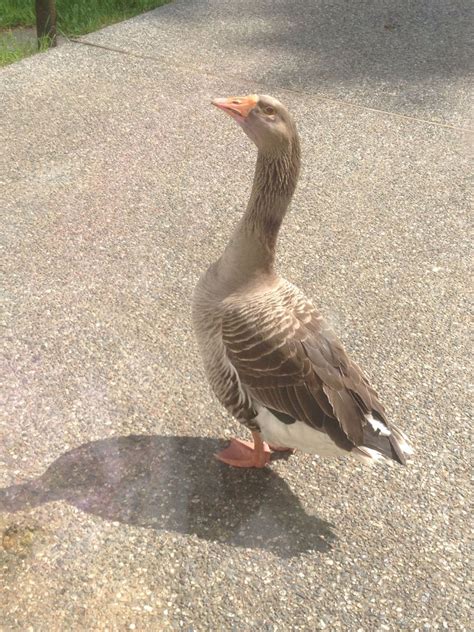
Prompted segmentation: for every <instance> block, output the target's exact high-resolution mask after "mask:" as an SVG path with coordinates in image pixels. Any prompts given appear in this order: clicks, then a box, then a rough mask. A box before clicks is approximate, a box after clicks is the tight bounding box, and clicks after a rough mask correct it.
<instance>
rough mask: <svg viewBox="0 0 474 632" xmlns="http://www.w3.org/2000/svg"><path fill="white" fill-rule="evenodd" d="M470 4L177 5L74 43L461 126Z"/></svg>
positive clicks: (182, 0)
mask: <svg viewBox="0 0 474 632" xmlns="http://www.w3.org/2000/svg"><path fill="white" fill-rule="evenodd" d="M473 20H474V10H473V4H472V2H469V0H450V1H449V2H446V1H445V0H417V2H407V0H357V1H352V2H348V1H347V0H313V1H312V0H291V1H289V0H239V1H238V2H230V1H223V0H194V1H193V2H190V1H189V0H176V1H175V2H172V3H171V4H169V5H167V6H165V7H163V8H162V9H160V10H159V11H155V12H153V13H151V14H147V15H142V16H138V17H136V18H135V19H133V20H129V21H127V22H122V23H121V24H116V25H114V26H111V27H109V28H107V29H104V30H103V31H99V32H97V33H92V34H89V35H86V36H85V37H84V38H83V39H84V40H85V41H88V42H93V43H97V44H101V45H106V46H111V47H114V48H119V49H121V50H129V51H133V52H138V53H140V54H146V55H150V56H151V57H154V58H156V59H157V60H161V61H162V62H164V63H168V62H169V61H170V59H172V60H173V63H174V64H178V63H179V64H182V65H184V66H186V67H189V68H191V67H193V68H195V69H199V70H201V71H205V72H207V73H210V74H213V75H215V76H217V77H220V76H222V75H226V76H228V77H229V76H233V77H236V78H240V79H241V80H243V81H244V82H248V81H257V82H261V83H263V84H264V85H265V86H266V87H267V88H268V89H269V90H272V91H278V90H280V89H282V88H290V87H291V88H293V89H295V90H301V91H304V92H311V93H315V94H317V95H318V96H320V97H322V96H327V97H328V98H332V99H341V100H345V101H348V102H350V103H354V104H357V105H359V106H365V107H371V108H376V109H382V110H389V111H391V112H399V113H401V114H405V115H408V116H415V117H421V118H427V119H430V120H436V121H439V122H444V123H446V124H452V125H465V124H466V123H467V122H468V121H469V120H470V115H471V111H472V106H471V101H472V98H471V94H470V89H469V88H470V83H469V81H468V80H467V75H468V74H469V73H470V71H471V72H472V23H473Z"/></svg>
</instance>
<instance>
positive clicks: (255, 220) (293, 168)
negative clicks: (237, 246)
mask: <svg viewBox="0 0 474 632" xmlns="http://www.w3.org/2000/svg"><path fill="white" fill-rule="evenodd" d="M299 168H300V145H299V141H298V138H297V136H295V137H294V139H293V140H292V143H291V144H290V145H289V146H288V148H287V149H286V150H285V151H284V152H281V153H278V154H275V155H267V154H263V153H261V152H259V154H258V158H257V165H256V168H255V176H254V180H253V187H252V193H251V196H250V200H249V203H248V206H247V210H246V213H245V215H244V218H243V222H242V224H243V226H242V228H243V229H244V230H245V232H247V233H250V234H251V235H252V236H253V237H254V238H256V239H257V240H258V241H260V242H261V243H262V245H263V246H264V248H265V249H268V250H269V251H270V252H271V253H273V254H274V250H275V246H276V242H277V238H278V232H279V230H280V226H281V223H282V221H283V218H284V217H285V214H286V212H287V210H288V206H289V204H290V201H291V198H292V197H293V193H294V191H295V188H296V183H297V180H298V173H299Z"/></svg>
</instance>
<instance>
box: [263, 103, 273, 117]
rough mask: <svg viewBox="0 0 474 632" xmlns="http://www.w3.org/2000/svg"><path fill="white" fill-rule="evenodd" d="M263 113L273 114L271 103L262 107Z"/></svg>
mask: <svg viewBox="0 0 474 632" xmlns="http://www.w3.org/2000/svg"><path fill="white" fill-rule="evenodd" d="M263 111H264V113H265V114H269V115H270V114H275V108H272V106H271V105H267V106H265V107H264V108H263Z"/></svg>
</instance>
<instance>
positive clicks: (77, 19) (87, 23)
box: [0, 0, 169, 66]
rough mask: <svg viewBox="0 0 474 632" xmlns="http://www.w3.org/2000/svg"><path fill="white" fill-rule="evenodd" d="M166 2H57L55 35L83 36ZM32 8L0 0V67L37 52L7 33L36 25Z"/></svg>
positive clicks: (18, 0)
mask: <svg viewBox="0 0 474 632" xmlns="http://www.w3.org/2000/svg"><path fill="white" fill-rule="evenodd" d="M166 2H169V0H56V11H57V27H58V32H59V33H60V34H64V35H67V36H71V37H74V36H77V35H84V34H85V33H90V32H91V31H97V30H98V29H100V28H102V27H104V26H107V25H109V24H113V23H114V22H121V21H122V20H126V19H128V18H131V17H133V16H134V15H138V14H139V13H144V12H145V11H150V10H151V9H155V8H156V7H159V6H161V5H162V4H166ZM34 5H35V2H34V0H0V66H1V65H5V64H9V63H12V62H13V61H17V60H18V59H21V58H22V57H26V56H27V55H31V54H33V53H34V52H36V51H37V47H36V43H32V42H18V43H16V42H15V38H14V37H13V36H12V35H11V33H9V30H8V29H12V28H15V27H18V26H35V24H36V20H35V12H34ZM2 31H3V32H2Z"/></svg>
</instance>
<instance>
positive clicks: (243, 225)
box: [193, 95, 411, 467]
mask: <svg viewBox="0 0 474 632" xmlns="http://www.w3.org/2000/svg"><path fill="white" fill-rule="evenodd" d="M214 103H215V105H217V106H218V107H220V108H221V109H223V110H224V111H226V112H228V113H229V114H230V115H231V116H232V117H233V118H235V119H236V120H237V122H238V123H239V124H240V125H241V126H242V127H243V129H244V131H245V132H246V133H247V134H248V135H249V136H250V138H252V140H254V142H255V143H256V144H257V147H258V149H259V153H258V158H257V166H256V171H255V177H254V183H253V189H252V194H251V198H250V201H249V204H248V207H247V210H246V212H245V214H244V217H243V218H242V220H241V221H240V222H239V224H238V225H237V227H236V229H235V231H234V234H233V235H232V238H231V240H230V241H229V244H228V245H227V247H226V249H225V251H224V253H223V254H222V256H221V257H220V258H219V259H218V260H217V261H216V262H215V263H214V264H212V265H211V266H210V267H209V269H208V270H207V271H206V272H205V274H204V275H203V276H202V277H201V279H200V280H199V282H198V285H197V287H196V289H195V293H194V298H193V322H194V328H195V333H196V337H197V340H198V344H199V348H200V351H201V355H202V359H203V363H204V368H205V371H206V374H207V378H208V380H209V383H210V385H211V388H212V390H213V391H214V393H215V395H216V396H217V398H218V399H219V401H220V402H221V403H222V404H223V405H224V406H225V407H226V409H227V410H228V411H229V412H230V413H231V414H232V415H233V416H234V417H235V418H236V419H237V420H239V421H240V422H241V423H243V424H244V425H245V426H246V427H247V428H249V429H250V430H251V431H252V434H253V438H254V444H253V445H252V444H249V443H247V442H242V441H237V440H233V442H232V443H231V445H230V446H229V447H228V448H227V449H226V450H224V451H223V452H221V453H220V454H219V455H217V456H218V458H220V459H221V460H222V461H224V462H226V463H229V464H231V465H236V466H242V467H251V466H254V467H262V466H263V465H265V464H266V463H267V462H268V460H269V453H270V449H269V448H268V446H267V444H269V445H270V446H272V447H273V448H274V449H297V450H301V451H303V452H308V453H312V454H319V455H321V456H341V455H351V456H354V457H356V458H357V459H359V460H363V461H372V460H374V459H379V458H386V459H392V460H394V461H397V462H399V463H405V458H406V455H408V454H409V453H410V452H411V449H410V447H409V445H408V443H407V441H406V438H405V436H404V435H403V433H402V432H401V431H400V430H398V429H397V428H396V427H394V426H393V425H390V424H389V422H388V420H387V418H386V414H385V411H384V408H383V406H382V405H381V403H380V402H379V399H378V397H377V394H376V393H375V391H374V390H373V389H372V387H371V386H370V384H369V383H368V380H367V379H366V377H365V376H364V374H363V373H362V371H361V369H360V368H359V367H358V366H357V365H356V364H355V363H354V362H353V361H352V360H351V359H350V358H349V356H348V355H347V353H346V352H345V350H344V348H343V346H342V344H341V342H340V341H339V340H338V339H337V337H336V336H335V334H334V333H333V332H332V330H331V328H330V327H329V326H328V325H327V323H326V322H325V321H324V319H323V318H322V316H321V315H320V313H319V312H318V310H317V309H316V308H315V307H314V306H313V304H312V303H311V301H309V300H308V299H307V298H306V296H305V295H304V294H303V292H302V291H301V290H299V289H298V288H297V287H296V286H294V285H293V284H292V283H290V282H289V281H287V280H285V279H284V278H282V277H280V276H279V275H278V274H277V272H276V270H275V266H274V259H275V247H276V239H277V235H278V231H279V228H280V225H281V222H282V220H283V217H284V215H285V213H286V210H287V208H288V205H289V203H290V200H291V197H292V195H293V192H294V189H295V186H296V182H297V178H298V173H299V165H300V148H299V140H298V135H297V132H296V128H295V126H294V123H293V121H292V119H291V117H290V115H289V114H288V112H287V111H286V109H285V108H284V107H283V106H282V105H281V104H280V103H279V102H278V101H276V99H273V98H271V97H267V96H260V97H259V96H257V95H251V96H249V97H239V98H231V99H221V100H217V101H215V102H214Z"/></svg>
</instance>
